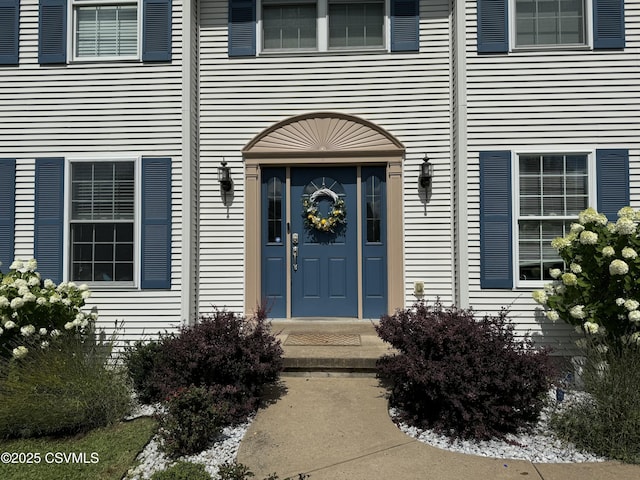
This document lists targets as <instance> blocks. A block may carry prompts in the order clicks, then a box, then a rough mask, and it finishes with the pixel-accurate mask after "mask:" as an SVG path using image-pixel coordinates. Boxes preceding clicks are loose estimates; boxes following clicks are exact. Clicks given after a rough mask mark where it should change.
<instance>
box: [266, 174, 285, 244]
mask: <svg viewBox="0 0 640 480" xmlns="http://www.w3.org/2000/svg"><path fill="white" fill-rule="evenodd" d="M267 202H268V213H267V226H268V233H267V236H268V238H267V241H268V242H269V243H282V181H281V180H280V179H279V178H275V177H274V178H270V179H269V181H268V182H267Z"/></svg>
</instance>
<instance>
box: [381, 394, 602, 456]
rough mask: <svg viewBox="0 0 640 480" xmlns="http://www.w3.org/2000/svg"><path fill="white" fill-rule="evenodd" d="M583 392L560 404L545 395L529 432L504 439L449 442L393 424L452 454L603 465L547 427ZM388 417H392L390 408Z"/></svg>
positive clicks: (436, 434)
mask: <svg viewBox="0 0 640 480" xmlns="http://www.w3.org/2000/svg"><path fill="white" fill-rule="evenodd" d="M584 395H585V394H584V393H581V392H567V393H566V395H565V399H564V401H563V402H561V403H557V402H556V401H555V391H552V392H549V397H550V398H549V400H550V401H549V405H548V406H547V407H546V408H545V409H544V410H543V411H542V414H541V416H540V421H539V422H538V424H537V425H536V426H535V427H534V428H533V430H532V431H531V432H528V433H526V432H523V433H520V434H518V435H508V436H507V437H506V438H505V439H504V440H489V441H471V440H459V439H455V440H453V441H452V440H451V439H449V437H446V436H444V435H442V434H439V433H436V432H434V431H432V430H421V429H419V428H416V427H411V426H409V425H406V424H404V423H397V424H398V427H399V428H400V430H402V431H403V432H404V433H406V434H407V435H409V436H411V437H413V438H415V439H417V440H419V441H421V442H423V443H426V444H428V445H431V446H433V447H437V448H441V449H444V450H449V451H452V452H460V453H467V454H471V455H480V456H483V457H492V458H504V459H513V460H528V461H531V462H535V463H582V462H603V461H606V460H607V459H606V458H604V457H599V456H597V455H593V454H591V453H588V452H581V451H579V450H577V449H576V448H575V446H574V445H573V444H571V443H567V442H565V441H563V440H561V439H559V438H558V437H557V436H556V435H555V434H554V433H553V432H552V431H551V430H550V429H549V426H548V421H549V418H550V416H551V414H552V413H553V411H554V409H563V408H566V407H567V406H569V405H571V404H574V403H575V402H576V401H578V400H580V399H583V397H584ZM389 414H390V415H391V417H392V418H395V417H396V411H395V410H394V409H393V408H391V409H389Z"/></svg>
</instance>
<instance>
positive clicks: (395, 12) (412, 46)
mask: <svg viewBox="0 0 640 480" xmlns="http://www.w3.org/2000/svg"><path fill="white" fill-rule="evenodd" d="M419 49H420V4H419V2H418V0H391V51H392V52H417V51H418V50H419Z"/></svg>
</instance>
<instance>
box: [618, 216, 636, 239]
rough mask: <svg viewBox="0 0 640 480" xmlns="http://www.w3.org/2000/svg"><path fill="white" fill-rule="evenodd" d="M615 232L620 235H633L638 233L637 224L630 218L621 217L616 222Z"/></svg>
mask: <svg viewBox="0 0 640 480" xmlns="http://www.w3.org/2000/svg"><path fill="white" fill-rule="evenodd" d="M615 231H616V233H619V234H620V235H631V234H633V233H635V231H636V224H635V222H634V221H633V220H631V219H630V218H628V217H620V218H619V219H618V221H617V222H616V230H615Z"/></svg>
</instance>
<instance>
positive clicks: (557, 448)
mask: <svg viewBox="0 0 640 480" xmlns="http://www.w3.org/2000/svg"><path fill="white" fill-rule="evenodd" d="M549 395H550V401H549V404H548V406H547V407H546V408H545V409H544V410H543V412H542V415H541V418H540V421H539V422H538V424H537V425H536V426H535V427H534V429H533V430H532V431H531V432H523V433H520V434H518V435H508V436H507V437H506V438H505V439H504V440H490V441H470V440H453V441H452V440H450V439H449V438H448V437H446V436H444V435H441V434H438V433H436V432H433V431H431V430H421V429H418V428H416V427H411V426H408V425H406V424H402V423H398V427H399V428H400V429H401V430H402V431H403V432H404V433H406V434H407V435H409V436H411V437H413V438H416V439H417V440H419V441H421V442H424V443H426V444H428V445H431V446H433V447H437V448H441V449H445V450H449V451H454V452H461V453H466V454H471V455H480V456H484V457H493V458H503V459H513V460H528V461H531V462H535V463H582V462H603V461H605V460H607V459H606V458H604V457H599V456H597V455H593V454H591V453H587V452H581V451H579V450H577V449H576V448H575V446H574V445H572V444H569V443H567V442H564V441H562V440H560V439H559V438H558V437H556V436H555V435H554V434H553V432H551V431H550V429H549V427H548V420H549V418H550V416H551V414H552V413H553V411H554V409H563V408H566V407H567V406H569V405H572V404H574V403H575V402H577V401H579V400H580V399H583V398H584V395H585V394H584V393H581V392H567V393H566V395H565V399H564V401H563V402H561V403H557V402H556V401H555V391H553V392H549ZM156 408H159V406H156V407H153V406H149V405H145V406H142V407H141V408H140V409H139V410H138V411H137V412H136V414H134V415H132V417H130V418H135V417H137V416H141V415H152V414H153V413H154V412H155V409H156ZM389 414H390V416H391V417H392V418H395V417H396V416H397V415H396V411H395V409H393V408H390V409H389ZM252 421H253V417H251V418H249V419H248V420H247V421H246V422H245V423H242V424H240V425H237V426H235V427H227V428H225V429H224V430H223V432H222V434H221V435H220V437H219V438H218V439H217V440H216V442H215V443H214V444H213V445H212V446H211V448H209V449H207V450H205V451H203V452H200V453H198V454H196V455H191V456H187V457H181V458H180V459H179V460H185V461H189V462H194V463H201V464H203V465H205V467H206V470H207V472H209V474H210V475H211V476H212V478H213V480H218V478H219V477H218V467H219V466H220V465H222V464H224V463H226V462H233V461H234V460H235V459H236V456H237V454H238V448H239V446H240V442H241V440H242V438H243V437H244V435H245V433H246V431H247V429H248V428H249V426H250V425H251V422H252ZM137 461H138V462H139V464H138V465H137V466H136V467H133V468H132V469H131V470H129V472H128V473H127V475H126V476H125V477H124V479H123V480H147V479H149V478H151V476H152V475H153V474H154V472H157V471H161V470H164V469H166V468H167V467H169V466H171V465H172V464H173V463H175V462H176V461H174V460H170V459H168V458H167V457H166V456H165V455H164V454H163V453H162V452H161V451H160V450H159V448H158V438H157V436H156V437H154V438H153V439H152V440H151V441H150V442H149V443H148V444H147V446H146V447H145V449H144V450H143V451H142V452H141V453H140V454H139V455H138V457H137Z"/></svg>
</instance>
